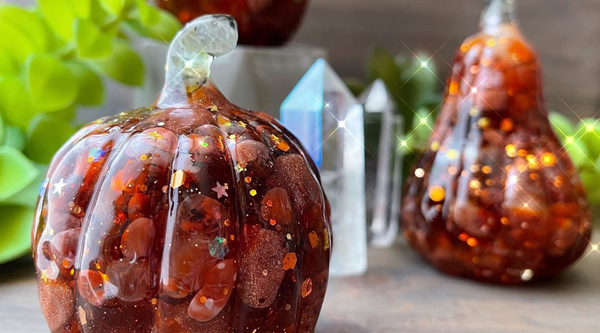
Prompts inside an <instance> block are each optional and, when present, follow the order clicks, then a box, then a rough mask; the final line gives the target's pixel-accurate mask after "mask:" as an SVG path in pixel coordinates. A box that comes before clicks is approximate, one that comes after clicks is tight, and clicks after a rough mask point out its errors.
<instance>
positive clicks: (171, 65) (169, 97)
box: [156, 15, 238, 109]
mask: <svg viewBox="0 0 600 333" xmlns="http://www.w3.org/2000/svg"><path fill="white" fill-rule="evenodd" d="M237 40H238V32H237V24H236V22H235V20H234V19H233V18H232V17H231V16H228V15H207V16H202V17H200V18H198V19H196V20H194V21H192V22H190V23H188V24H187V25H186V26H185V28H184V29H183V30H181V31H180V32H179V33H178V34H177V35H176V36H175V38H174V39H173V41H172V42H171V46H170V47H169V53H168V56H167V64H166V67H165V69H166V71H167V75H166V82H165V87H164V88H163V91H162V93H161V95H160V97H159V99H158V102H157V103H156V105H157V106H158V107H160V108H163V109H164V108H176V107H186V106H189V105H190V103H189V102H188V100H189V98H190V96H191V94H192V93H193V92H194V91H196V90H197V89H199V88H201V87H202V86H204V85H205V84H207V83H208V82H209V78H210V66H211V64H212V62H213V60H214V59H215V58H216V57H218V56H222V55H224V54H227V53H229V52H231V51H232V50H233V49H234V48H235V47H236V45H237Z"/></svg>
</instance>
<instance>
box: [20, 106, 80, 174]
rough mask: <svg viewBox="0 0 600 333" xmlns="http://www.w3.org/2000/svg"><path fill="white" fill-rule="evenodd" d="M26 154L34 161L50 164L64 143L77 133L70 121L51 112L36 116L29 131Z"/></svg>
mask: <svg viewBox="0 0 600 333" xmlns="http://www.w3.org/2000/svg"><path fill="white" fill-rule="evenodd" d="M27 134H28V139H27V144H26V145H25V154H27V156H29V158H31V159H32V160H33V161H35V162H38V163H42V164H48V163H50V161H52V157H54V154H55V153H56V151H58V149H59V148H60V147H62V145H63V144H64V143H65V142H66V141H67V140H69V138H70V137H71V136H72V135H73V134H75V128H73V126H71V124H69V122H67V121H65V120H63V119H61V118H59V117H56V116H54V115H50V114H40V115H38V116H36V117H35V118H34V119H33V121H32V122H31V125H30V127H29V131H28V133H27Z"/></svg>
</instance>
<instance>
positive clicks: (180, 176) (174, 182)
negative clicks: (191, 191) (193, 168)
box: [171, 170, 185, 188]
mask: <svg viewBox="0 0 600 333" xmlns="http://www.w3.org/2000/svg"><path fill="white" fill-rule="evenodd" d="M184 183H185V172H183V170H177V171H175V173H173V175H172V176H171V187H172V188H179V187H181V186H182V185H183V184H184Z"/></svg>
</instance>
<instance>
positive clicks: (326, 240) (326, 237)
mask: <svg viewBox="0 0 600 333" xmlns="http://www.w3.org/2000/svg"><path fill="white" fill-rule="evenodd" d="M323 242H324V243H325V246H323V249H324V250H327V249H329V230H327V228H325V229H323Z"/></svg>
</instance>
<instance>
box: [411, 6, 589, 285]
mask: <svg viewBox="0 0 600 333" xmlns="http://www.w3.org/2000/svg"><path fill="white" fill-rule="evenodd" d="M514 6H515V5H514V1H508V0H494V1H492V2H491V4H490V6H489V8H488V9H487V11H486V12H485V15H484V20H483V29H482V31H481V32H480V33H478V34H477V35H475V36H473V37H470V38H468V39H467V40H466V41H465V42H464V44H463V45H462V46H461V48H460V50H459V51H458V54H457V58H456V61H455V63H454V65H453V70H452V75H451V77H450V79H449V82H448V84H449V88H448V93H447V97H446V100H445V102H444V104H443V107H442V111H441V114H440V116H439V119H438V121H437V124H436V127H435V130H434V133H433V135H432V137H431V138H430V140H429V143H428V144H429V147H428V151H427V152H426V153H425V155H424V156H423V157H422V159H421V162H420V165H418V166H417V168H416V170H415V171H414V174H413V175H411V177H410V178H409V180H408V184H407V193H406V194H407V195H406V196H405V198H404V201H403V207H402V215H403V222H404V235H405V236H406V238H407V239H408V241H409V242H410V243H411V244H412V246H413V247H414V248H415V249H416V250H417V251H418V252H419V253H420V254H421V255H423V257H425V258H426V259H427V260H429V261H430V262H431V263H433V264H434V265H435V266H436V267H438V268H439V269H441V270H442V271H444V272H447V273H450V274H454V275H460V276H464V277H469V278H473V279H477V280H482V281H488V282H495V283H504V284H519V283H523V282H527V281H531V280H535V279H539V278H544V277H550V276H554V275H556V274H557V273H559V272H560V271H562V270H563V269H564V268H565V267H567V266H568V265H569V264H571V263H573V262H574V261H575V260H576V259H577V258H578V257H579V256H580V255H581V254H582V252H583V251H584V249H585V247H586V246H587V245H588V244H589V237H590V233H591V221H590V213H589V208H588V204H587V202H586V198H585V193H584V190H583V188H582V184H581V182H580V180H579V178H578V176H577V174H576V170H575V168H574V166H573V164H572V163H571V161H570V159H569V157H568V155H567V153H566V151H565V150H564V149H563V147H562V146H561V145H560V143H559V142H558V140H557V139H556V136H555V135H554V134H553V132H552V130H551V126H550V123H549V121H548V117H547V113H546V109H545V106H544V99H543V95H542V82H541V71H540V66H539V63H538V59H537V55H536V53H535V51H534V49H533V48H532V47H531V46H530V44H529V43H528V42H527V41H525V40H524V38H523V37H522V35H521V34H520V32H519V30H518V28H517V25H516V21H515V19H514V18H515V16H514Z"/></svg>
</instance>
